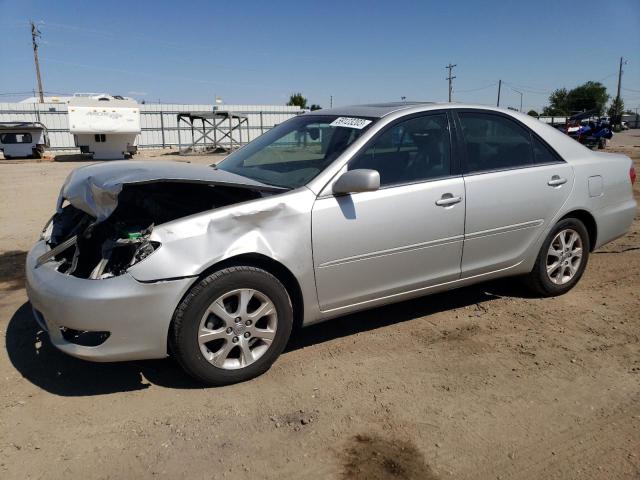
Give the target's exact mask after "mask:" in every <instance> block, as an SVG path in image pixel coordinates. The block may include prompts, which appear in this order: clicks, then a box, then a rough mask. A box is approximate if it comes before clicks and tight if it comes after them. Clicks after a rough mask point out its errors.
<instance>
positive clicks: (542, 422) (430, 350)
mask: <svg viewBox="0 0 640 480" xmlns="http://www.w3.org/2000/svg"><path fill="white" fill-rule="evenodd" d="M610 150H619V151H624V152H626V153H627V154H629V155H632V156H633V157H634V159H635V161H636V168H637V169H638V170H639V171H640V168H639V167H640V132H639V131H638V130H635V131H631V132H626V133H623V134H620V135H616V138H615V142H614V146H613V147H612V148H610ZM142 156H143V157H146V158H150V157H154V156H155V157H156V158H157V157H160V158H163V159H178V160H190V161H197V162H203V163H204V162H207V163H211V162H212V161H213V160H212V157H186V158H185V157H177V156H171V155H167V154H166V152H165V153H163V152H145V153H143V155H142ZM59 160H66V161H54V162H52V161H50V162H34V161H25V162H16V161H11V162H9V161H3V162H0V334H2V336H3V337H4V339H5V343H4V345H5V348H3V349H0V478H3V479H14V478H16V479H17V478H20V479H21V478H47V479H50V478H101V479H102V478H104V479H107V478H112V479H120V478H152V477H153V478H176V477H177V478H181V477H184V476H186V475H188V476H189V478H190V479H194V480H195V479H210V478H249V477H250V478H335V479H339V478H354V479H382V478H392V479H393V478H396V479H414V478H415V479H442V480H444V479H499V478H500V479H536V480H538V479H617V478H625V479H631V478H636V479H637V478H640V343H639V336H640V218H638V217H636V222H635V223H634V225H633V228H632V230H631V232H629V234H628V235H627V236H625V237H624V238H621V239H619V240H617V241H616V242H614V243H612V244H609V245H607V246H605V247H604V248H602V249H601V250H599V251H597V252H596V253H595V254H593V255H592V256H591V259H590V264H589V267H588V269H587V272H586V274H585V276H584V278H583V279H582V281H581V282H580V283H579V285H578V286H577V287H576V288H575V289H574V290H573V291H571V292H570V293H568V294H567V295H564V296H562V297H559V298H553V299H544V300H542V299H536V298H531V297H529V296H528V295H527V293H526V291H524V290H523V289H522V288H520V287H519V286H518V284H517V282H514V281H502V282H493V283H488V284H482V285H478V286H474V287H470V288H465V289H462V290H457V291H453V292H448V293H445V294H438V295H434V296H430V297H424V298H421V299H418V300H413V301H409V302H404V303H400V304H397V305H393V306H387V307H384V308H378V309H375V310H370V311H367V312H363V313H359V314H357V315H350V316H347V317H342V318H339V319H336V320H333V321H330V322H327V323H324V324H320V325H317V326H313V327H309V328H307V329H304V330H302V332H301V333H300V334H299V335H298V336H297V337H296V338H295V339H294V340H293V341H292V342H291V344H290V346H289V347H288V349H287V351H286V352H285V353H284V354H283V355H282V357H281V358H280V359H279V360H278V361H277V362H276V364H275V365H274V366H273V367H272V368H271V370H270V371H269V372H267V373H266V374H265V375H263V376H262V377H260V378H257V379H255V380H252V381H250V382H246V383H244V384H240V385H235V386H231V387H224V388H202V387H201V386H199V385H197V384H195V383H193V382H192V381H190V380H189V379H188V378H187V377H186V376H185V375H184V374H183V373H182V372H181V370H180V369H179V367H178V366H177V364H176V363H175V362H174V361H173V360H171V359H166V360H161V361H147V362H131V363H120V364H92V363H88V362H83V361H81V360H76V359H73V358H70V357H67V356H65V355H64V354H62V353H59V352H57V351H56V350H55V349H54V348H53V347H51V345H50V344H49V342H48V340H47V338H46V335H44V334H43V333H42V332H40V331H39V329H38V327H37V326H36V323H35V322H34V320H33V318H32V316H31V313H30V307H29V304H28V302H27V297H26V294H25V291H24V288H23V278H24V275H23V262H24V257H25V254H26V251H27V249H28V248H29V247H30V246H31V244H32V243H33V242H34V240H35V239H36V237H37V235H38V233H39V231H40V229H41V227H42V226H43V225H44V223H45V221H46V220H47V219H48V217H49V216H50V214H51V213H52V211H53V209H54V204H55V200H56V197H57V194H58V191H59V188H60V185H61V183H62V182H63V180H64V178H65V176H66V175H67V174H68V172H69V171H70V170H71V169H73V168H75V167H77V166H80V165H82V164H83V163H82V162H77V161H74V160H77V157H64V158H60V159H59ZM635 188H636V196H637V197H640V187H639V185H638V184H636V187H635Z"/></svg>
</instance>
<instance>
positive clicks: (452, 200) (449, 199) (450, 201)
mask: <svg viewBox="0 0 640 480" xmlns="http://www.w3.org/2000/svg"><path fill="white" fill-rule="evenodd" d="M461 201H462V197H454V196H453V195H452V194H450V193H445V194H444V195H442V197H441V198H440V200H436V205H438V206H439V207H449V206H451V205H455V204H456V203H460V202H461Z"/></svg>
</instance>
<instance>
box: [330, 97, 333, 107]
mask: <svg viewBox="0 0 640 480" xmlns="http://www.w3.org/2000/svg"><path fill="white" fill-rule="evenodd" d="M329 108H333V95H329Z"/></svg>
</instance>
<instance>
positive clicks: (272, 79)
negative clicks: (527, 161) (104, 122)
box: [0, 0, 640, 109]
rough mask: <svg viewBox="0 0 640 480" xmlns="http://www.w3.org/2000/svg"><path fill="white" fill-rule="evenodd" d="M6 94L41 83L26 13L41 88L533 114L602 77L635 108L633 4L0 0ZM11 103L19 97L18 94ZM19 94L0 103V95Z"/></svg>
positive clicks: (637, 18)
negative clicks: (423, 103)
mask: <svg viewBox="0 0 640 480" xmlns="http://www.w3.org/2000/svg"><path fill="white" fill-rule="evenodd" d="M0 12H2V15H1V16H0V70H1V72H2V73H1V74H0V93H1V94H6V93H14V92H24V91H31V90H32V89H33V88H35V83H36V82H35V74H34V67H33V56H32V52H31V36H30V31H29V27H28V21H29V19H33V20H34V21H38V22H41V24H40V30H41V31H42V36H43V38H42V45H41V49H40V56H41V68H42V76H43V82H44V87H45V90H46V91H50V92H57V93H67V92H69V93H73V92H88V91H90V92H102V91H106V92H109V93H113V94H117V93H119V94H124V95H130V96H133V97H135V98H137V99H138V100H142V99H145V100H147V101H158V99H160V100H161V101H163V102H176V103H178V102H179V103H192V102H193V103H212V101H213V98H214V95H217V96H219V97H221V98H222V99H223V100H224V102H225V103H250V104H251V103H264V104H271V103H274V104H283V103H285V102H286V100H287V98H288V96H289V94H290V93H292V92H294V91H301V92H303V94H304V95H305V96H306V97H308V99H309V101H310V103H318V104H320V105H322V106H325V107H326V106H328V104H329V97H330V95H333V99H334V105H344V104H352V103H365V102H372V101H388V100H400V98H401V97H402V96H405V97H407V99H411V100H435V101H442V100H446V98H447V82H446V80H445V77H446V76H447V71H446V70H445V65H446V64H448V63H449V62H452V63H455V64H457V65H458V66H457V67H456V68H455V70H454V75H456V77H457V78H456V79H455V80H454V100H457V101H469V102H476V103H485V104H495V99H496V93H497V81H498V79H502V80H503V81H504V82H505V85H504V86H503V93H502V101H501V105H502V106H514V107H519V104H520V95H519V94H517V93H515V92H514V91H513V90H512V89H514V88H515V89H517V90H520V91H522V92H523V94H524V108H525V109H528V108H536V109H538V108H540V107H541V106H542V105H544V104H546V101H547V97H548V94H549V93H550V92H551V91H552V90H553V89H555V88H558V87H562V86H565V87H569V88H570V87H573V86H576V85H578V84H580V83H582V82H584V81H587V80H597V81H602V82H603V83H604V84H605V85H606V86H607V88H608V89H609V92H610V94H611V95H613V94H615V87H616V81H617V68H618V61H619V58H620V56H624V57H625V58H626V59H628V64H627V65H625V67H624V68H625V73H624V76H623V87H624V88H625V90H623V99H624V100H625V105H626V106H627V107H633V108H635V107H638V106H640V1H639V0H619V1H615V2H613V1H612V2H606V1H602V0H600V1H590V0H581V1H580V2H577V3H576V2H575V1H573V2H569V1H562V0H536V1H526V2H525V1H522V2H517V1H499V0H485V1H482V2H480V1H478V2H473V1H466V2H465V1H442V0H440V1H433V2H432V1H415V2H409V1H401V0H397V1H394V2H389V1H387V2H377V1H368V2H367V1H349V0H342V1H333V0H324V1H321V2H318V1H315V2H305V1H300V0H297V1H278V0H271V1H255V2H253V1H246V2H243V1H228V0H226V1H186V0H185V1H179V2H178V1H170V2H169V1H128V2H121V1H110V0H102V1H99V2H98V1H96V2H89V1H86V2H80V1H51V0H48V1H40V0H19V1H18V0H15V1H14V0H0ZM18 98H19V96H18ZM14 99H15V98H12V97H9V96H7V95H3V96H0V101H12V100H14Z"/></svg>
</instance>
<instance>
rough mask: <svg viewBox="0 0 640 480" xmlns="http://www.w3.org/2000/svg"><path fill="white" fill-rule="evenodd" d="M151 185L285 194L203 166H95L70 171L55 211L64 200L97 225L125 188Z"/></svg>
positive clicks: (141, 163)
mask: <svg viewBox="0 0 640 480" xmlns="http://www.w3.org/2000/svg"><path fill="white" fill-rule="evenodd" d="M154 182H184V183H206V184H210V185H223V186H233V187H240V188H249V189H252V190H260V191H270V192H281V191H284V190H285V189H283V188H280V187H274V186H271V185H265V184H263V183H260V182H257V181H255V180H251V179H249V178H246V177H242V176H240V175H236V174H234V173H230V172H226V171H224V170H217V169H215V168H213V167H209V166H206V165H193V164H191V163H183V162H161V161H155V162H151V161H149V162H147V161H131V160H123V161H116V162H106V163H96V164H93V165H88V166H86V167H80V168H78V169H76V170H74V171H72V172H71V173H70V174H69V176H68V177H67V179H66V180H65V182H64V185H63V186H62V190H61V191H60V196H59V198H58V206H57V210H58V212H60V211H61V209H62V204H63V202H64V200H67V201H68V202H69V203H70V204H71V205H73V206H74V207H76V208H78V209H80V210H82V211H84V212H86V213H88V214H89V215H91V216H93V217H95V218H96V223H99V222H102V221H104V220H105V219H107V218H108V217H109V216H110V215H111V214H112V213H113V211H114V210H115V209H116V207H117V206H118V195H119V194H120V192H121V191H122V187H123V186H124V185H131V184H142V183H154Z"/></svg>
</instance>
